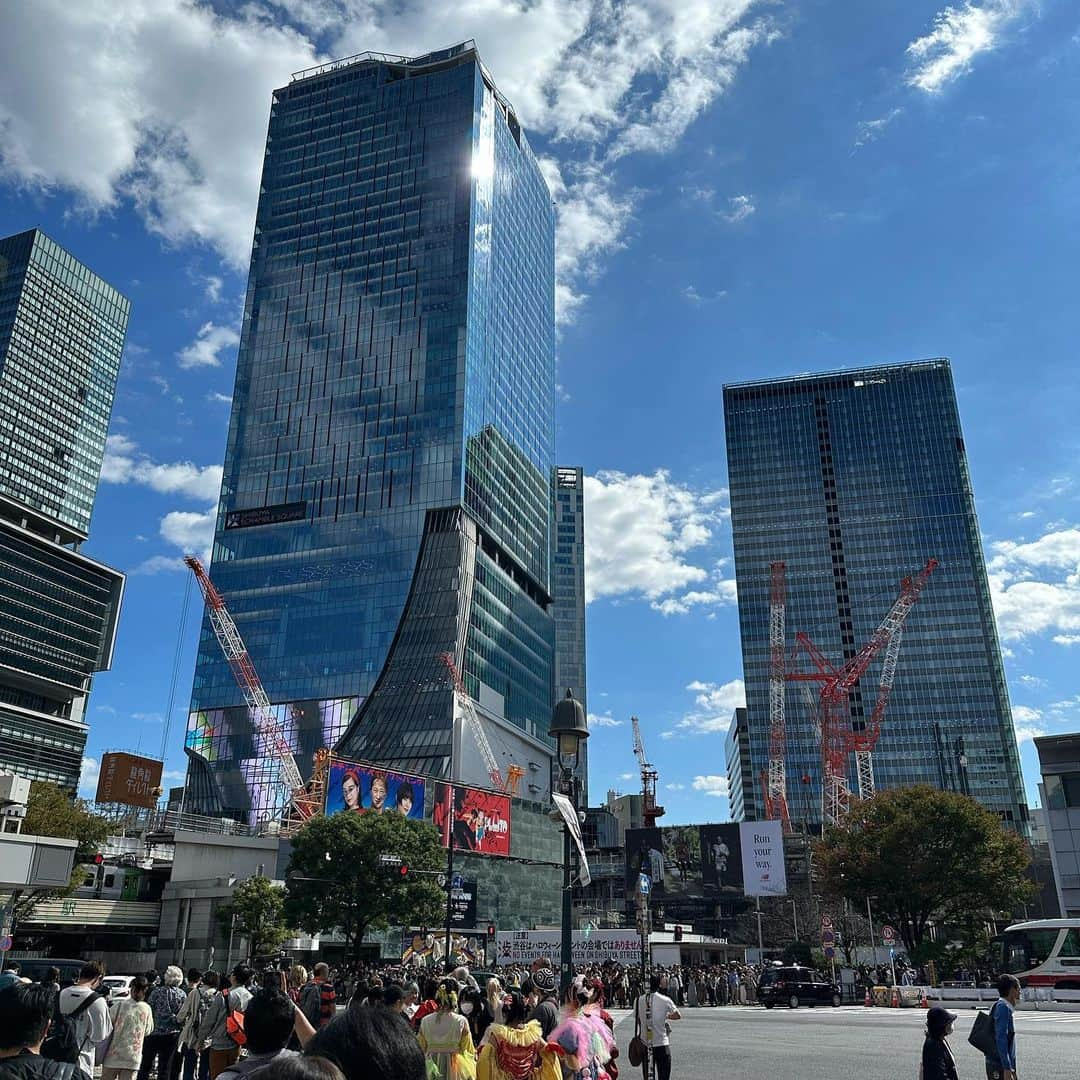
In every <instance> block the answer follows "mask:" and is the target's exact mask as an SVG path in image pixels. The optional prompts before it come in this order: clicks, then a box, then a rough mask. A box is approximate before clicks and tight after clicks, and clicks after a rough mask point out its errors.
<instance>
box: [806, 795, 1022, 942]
mask: <svg viewBox="0 0 1080 1080" xmlns="http://www.w3.org/2000/svg"><path fill="white" fill-rule="evenodd" d="M815 859H816V870H817V872H818V875H819V880H820V881H821V882H822V885H823V887H824V888H825V889H826V891H827V892H829V893H831V894H832V895H833V896H839V897H845V896H846V897H847V898H848V899H849V900H851V901H852V902H853V903H855V904H858V905H861V906H865V904H866V899H867V897H872V898H873V905H874V918H875V922H876V924H877V926H878V927H880V926H881V925H882V924H883V923H891V924H892V925H893V926H894V927H895V928H896V930H897V932H898V933H899V934H900V935H901V937H902V938H903V941H904V944H905V945H906V946H907V950H908V953H909V955H912V956H917V955H918V954H919V952H920V947H921V946H922V945H923V943H924V942H925V941H926V940H927V927H928V925H929V923H930V921H931V920H932V919H933V920H936V921H938V922H940V923H945V924H946V925H948V926H950V927H953V928H956V929H958V930H960V931H962V932H964V933H965V934H966V935H968V936H972V935H974V934H975V933H976V930H977V927H978V924H979V923H980V922H982V921H984V920H985V917H986V916H987V915H990V914H997V913H1005V914H1006V915H1008V914H1010V913H1012V912H1013V911H1015V910H1016V909H1017V908H1018V907H1019V906H1020V905H1021V904H1023V903H1025V902H1027V901H1028V900H1030V899H1031V897H1032V895H1033V893H1034V886H1033V884H1032V883H1031V882H1030V881H1029V880H1028V879H1027V878H1026V877H1025V871H1026V869H1027V867H1028V864H1029V863H1030V857H1029V855H1028V852H1027V850H1026V848H1025V845H1024V842H1023V841H1022V840H1021V839H1020V838H1019V837H1018V836H1017V835H1016V834H1015V833H1012V832H1010V831H1008V830H1007V829H1005V828H1003V826H1002V824H1001V821H1000V820H999V819H998V817H997V816H996V815H995V814H992V813H991V812H990V811H988V810H985V809H984V808H983V807H982V806H980V805H979V804H978V803H977V802H976V801H975V800H974V799H971V798H968V797H967V796H966V795H957V794H954V793H952V792H948V791H939V790H938V789H937V788H933V787H928V786H926V785H920V786H916V787H908V788H900V789H898V790H895V791H883V792H880V793H879V794H878V795H876V796H875V797H874V798H872V799H867V800H865V801H862V802H857V803H855V804H854V806H853V807H852V809H851V812H850V813H849V814H848V816H847V817H846V818H845V819H844V821H843V823H842V824H841V825H839V826H836V827H834V828H830V829H827V830H826V832H825V835H824V837H823V838H822V840H821V842H820V843H819V844H818V845H817V846H816V848H815Z"/></svg>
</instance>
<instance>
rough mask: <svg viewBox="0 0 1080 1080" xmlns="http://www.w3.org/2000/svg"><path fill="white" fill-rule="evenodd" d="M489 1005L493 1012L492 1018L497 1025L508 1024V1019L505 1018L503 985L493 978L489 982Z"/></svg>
mask: <svg viewBox="0 0 1080 1080" xmlns="http://www.w3.org/2000/svg"><path fill="white" fill-rule="evenodd" d="M486 989H487V1003H488V1008H489V1009H490V1010H491V1017H492V1019H493V1020H494V1022H495V1023H496V1024H503V1023H505V1022H506V1017H505V1016H503V1007H502V999H503V988H502V983H501V982H499V980H498V979H495V978H491V979H488V981H487V988H486Z"/></svg>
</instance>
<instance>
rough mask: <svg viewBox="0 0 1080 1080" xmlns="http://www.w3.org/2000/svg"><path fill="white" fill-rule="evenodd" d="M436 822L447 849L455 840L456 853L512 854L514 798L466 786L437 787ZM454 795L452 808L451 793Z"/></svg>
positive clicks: (502, 855)
mask: <svg viewBox="0 0 1080 1080" xmlns="http://www.w3.org/2000/svg"><path fill="white" fill-rule="evenodd" d="M432 789H433V793H434V800H433V805H434V809H433V811H432V821H433V823H434V825H435V828H436V829H438V830H439V835H440V836H441V837H442V842H443V845H444V846H447V845H449V843H450V839H449V838H450V834H451V832H452V833H453V836H454V850H455V851H474V852H476V853H477V854H478V855H499V856H501V857H503V858H505V857H506V856H507V855H509V854H510V797H509V796H508V795H500V794H498V793H497V792H494V791H483V790H481V789H480V788H474V787H466V786H465V785H464V784H454V785H453V786H452V787H451V786H450V785H449V784H442V783H435V784H432ZM451 790H452V791H453V793H454V797H453V805H452V806H451V799H450V792H451Z"/></svg>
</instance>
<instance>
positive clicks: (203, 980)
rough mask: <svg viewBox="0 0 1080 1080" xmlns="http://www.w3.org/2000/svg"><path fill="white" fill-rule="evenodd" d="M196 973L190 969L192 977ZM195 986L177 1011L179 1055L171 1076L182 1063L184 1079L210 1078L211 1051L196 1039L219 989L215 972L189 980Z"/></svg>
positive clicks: (202, 1079)
mask: <svg viewBox="0 0 1080 1080" xmlns="http://www.w3.org/2000/svg"><path fill="white" fill-rule="evenodd" d="M196 974H197V972H194V971H192V972H189V975H191V976H194V975H196ZM192 981H193V983H194V985H193V987H192V990H191V992H190V993H189V994H188V996H187V1001H185V1002H184V1007H183V1008H182V1009H181V1010H180V1015H179V1016H178V1017H177V1019H178V1020H179V1021H180V1025H181V1027H180V1041H179V1042H178V1043H177V1051H178V1054H179V1058H178V1059H177V1060H176V1061H175V1062H174V1065H173V1078H174V1080H175V1078H176V1076H177V1065H182V1066H183V1070H184V1071H183V1080H196V1074H198V1080H210V1051H209V1049H208V1048H207V1047H206V1046H204V1045H203V1041H202V1040H200V1039H199V1027H200V1026H201V1025H202V1022H203V1017H205V1016H206V1013H207V1011H208V1010H209V1008H210V1006H211V1005H212V1004H213V1003H214V995H215V994H216V993H217V989H218V974H217V972H216V971H207V972H205V973H204V974H203V975H202V976H201V977H200V978H198V979H197V980H196V979H194V978H193V979H192Z"/></svg>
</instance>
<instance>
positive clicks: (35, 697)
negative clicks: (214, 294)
mask: <svg viewBox="0 0 1080 1080" xmlns="http://www.w3.org/2000/svg"><path fill="white" fill-rule="evenodd" d="M129 307H130V305H129V303H128V301H127V299H126V298H125V297H123V296H121V295H120V294H119V293H118V292H117V291H116V290H115V289H114V288H112V286H110V285H108V284H107V283H106V282H105V281H103V280H102V279H101V278H99V277H98V276H97V275H96V274H94V273H93V272H92V271H91V270H89V269H88V268H87V267H86V266H84V265H83V264H82V263H81V262H79V261H78V260H77V259H76V258H75V257H74V256H73V255H71V254H70V253H69V252H67V251H65V250H64V249H63V248H62V247H60V246H59V244H57V243H56V242H55V241H53V240H51V239H50V238H49V237H47V236H46V235H45V234H44V233H42V232H41V231H39V230H37V229H31V230H29V231H28V232H23V233H18V234H16V235H14V236H8V237H5V238H3V239H0V601H2V602H0V769H4V770H10V771H13V772H16V773H18V774H19V775H22V776H26V777H29V778H30V779H32V780H51V781H54V782H55V783H58V784H60V785H61V786H62V787H64V788H67V789H68V790H70V791H74V790H75V789H76V788H77V786H78V783H79V773H80V771H81V769H82V754H83V749H84V748H85V746H86V736H87V726H86V722H85V712H86V698H87V695H88V694H89V691H90V683H91V680H92V678H93V675H94V673H95V672H98V671H104V670H106V669H107V668H108V667H109V665H110V663H111V660H112V650H113V644H114V641H115V638H116V626H117V620H118V618H119V613H120V602H121V598H122V595H123V588H124V575H123V574H120V573H119V572H117V571H116V570H112V569H110V568H109V567H107V566H103V565H102V564H101V563H98V562H95V561H94V560H93V559H89V558H87V557H86V556H85V555H82V554H80V553H79V551H78V549H79V547H80V545H81V544H82V542H83V541H84V540H85V539H86V537H87V530H88V529H89V526H90V514H91V511H92V509H93V505H94V496H95V494H96V492H97V484H98V477H99V474H100V472H101V462H102V459H103V457H104V453H105V436H106V432H107V431H108V427H109V416H110V413H111V412H112V403H113V395H114V392H115V390H116V378H117V374H118V372H119V369H120V355H121V352H122V351H123V346H124V335H125V333H126V331H127V321H128V314H129Z"/></svg>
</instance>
